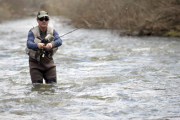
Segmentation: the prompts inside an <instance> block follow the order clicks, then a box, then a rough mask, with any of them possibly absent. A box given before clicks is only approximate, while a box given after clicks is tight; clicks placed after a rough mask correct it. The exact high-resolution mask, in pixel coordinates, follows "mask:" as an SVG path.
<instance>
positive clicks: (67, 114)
mask: <svg viewBox="0 0 180 120" xmlns="http://www.w3.org/2000/svg"><path fill="white" fill-rule="evenodd" d="M36 25H37V23H36V20H35V18H27V19H22V20H14V21H9V22H5V23H1V24H0V51H1V52H0V119H1V120H50V119H53V120H60V119H61V120H82V119H83V120H127V119H132V120H136V119H137V120H146V119H147V120H157V119H160V120H162V119H173V120H176V119H180V47H179V46H180V40H179V39H178V38H164V37H126V36H119V35H118V34H117V33H115V32H112V31H109V30H87V29H80V30H78V31H76V32H73V33H71V34H69V35H67V36H64V37H62V38H61V39H62V40H63V45H62V46H61V47H60V48H59V50H58V52H57V54H56V55H55V56H54V61H55V63H56V66H57V78H58V83H57V84H55V85H46V84H43V85H40V86H33V85H32V84H31V79H30V75H29V66H28V56H27V55H26V54H25V51H24V49H25V47H26V40H27V34H28V31H29V29H30V28H32V27H33V26H36ZM49 26H51V27H53V28H55V29H56V30H57V31H58V33H59V35H63V34H64V33H67V32H69V31H71V30H73V29H74V28H73V27H71V26H68V25H67V24H66V23H65V22H64V20H63V19H61V18H57V17H53V18H52V19H51V21H50V24H49Z"/></svg>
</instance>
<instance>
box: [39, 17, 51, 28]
mask: <svg viewBox="0 0 180 120" xmlns="http://www.w3.org/2000/svg"><path fill="white" fill-rule="evenodd" d="M37 22H38V23H39V27H40V28H47V26H48V23H49V18H48V17H47V16H46V17H42V18H37Z"/></svg>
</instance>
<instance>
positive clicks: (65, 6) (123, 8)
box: [0, 0, 180, 36]
mask: <svg viewBox="0 0 180 120" xmlns="http://www.w3.org/2000/svg"><path fill="white" fill-rule="evenodd" d="M2 1H3V0H0V4H1V2H2ZM8 1H11V2H12V1H13V0H8ZM19 1H21V2H22V1H23V0H19ZM35 2H36V3H35ZM29 3H30V4H29V5H30V6H28V7H27V6H26V7H24V8H26V10H22V11H23V12H24V14H27V11H28V10H29V11H30V9H31V11H36V10H46V11H48V12H49V13H50V14H51V15H60V16H65V17H67V18H69V19H71V22H72V24H73V25H74V26H75V27H82V26H83V27H84V28H92V29H112V30H119V31H121V34H125V35H158V36H180V0H36V1H35V0H30V1H29ZM37 3H38V4H37ZM0 6H2V4H1V5H0ZM4 6H7V9H9V8H11V7H12V6H9V5H7V3H4ZM13 6H14V5H13ZM32 9H33V10H32ZM14 11H16V10H15V9H14ZM22 11H21V12H22ZM30 13H32V12H29V14H30ZM20 14H22V13H20ZM6 15H7V16H8V15H9V13H7V14H6ZM0 17H1V9H0Z"/></svg>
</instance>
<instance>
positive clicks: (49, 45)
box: [44, 43, 52, 49]
mask: <svg viewBox="0 0 180 120" xmlns="http://www.w3.org/2000/svg"><path fill="white" fill-rule="evenodd" d="M44 48H45V49H51V48H52V44H51V43H48V44H47V45H46V46H44Z"/></svg>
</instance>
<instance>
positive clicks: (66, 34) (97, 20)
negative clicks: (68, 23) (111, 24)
mask: <svg viewBox="0 0 180 120" xmlns="http://www.w3.org/2000/svg"><path fill="white" fill-rule="evenodd" d="M115 13H116V12H115ZM115 13H114V14H115ZM114 14H112V15H111V16H113V15H114ZM111 16H109V17H111ZM103 19H105V18H102V19H99V20H96V21H95V22H94V23H96V22H98V21H100V20H103ZM85 26H87V24H85V25H82V26H81V27H79V28H76V29H74V30H72V31H70V32H67V33H65V34H63V35H61V36H59V37H60V38H61V37H63V36H66V35H68V34H70V33H72V32H75V31H77V30H79V29H81V28H83V27H85Z"/></svg>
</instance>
